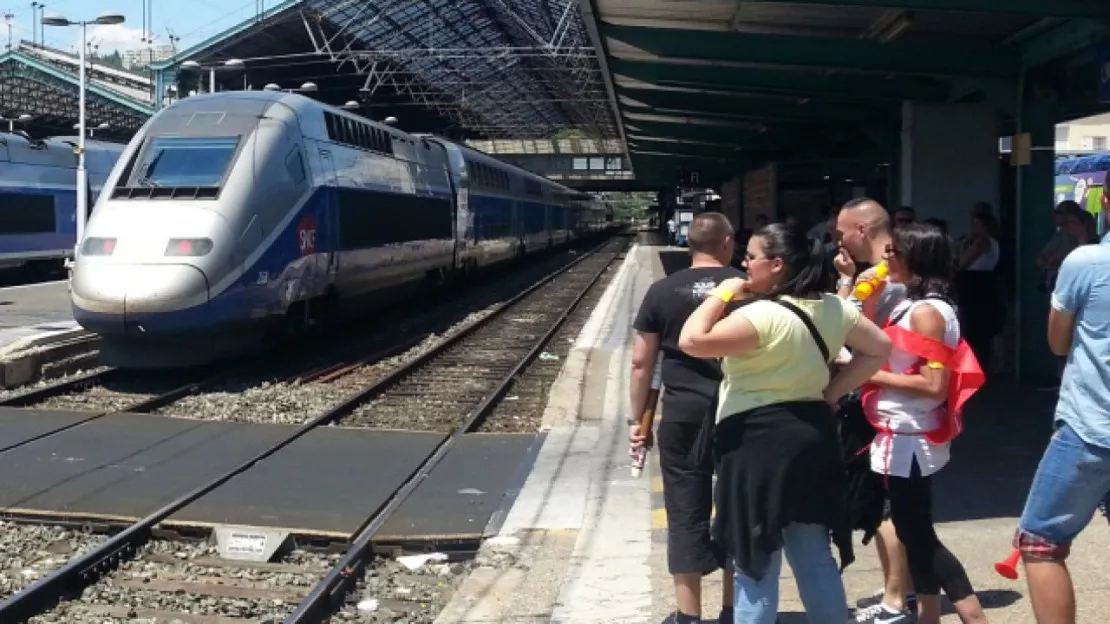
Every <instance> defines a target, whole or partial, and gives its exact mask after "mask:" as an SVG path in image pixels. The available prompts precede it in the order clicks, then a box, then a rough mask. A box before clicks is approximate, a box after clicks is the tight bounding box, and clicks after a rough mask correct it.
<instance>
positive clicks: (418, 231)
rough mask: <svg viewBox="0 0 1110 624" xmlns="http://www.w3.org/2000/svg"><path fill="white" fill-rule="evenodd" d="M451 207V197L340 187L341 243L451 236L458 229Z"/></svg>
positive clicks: (348, 246) (385, 242) (378, 243)
mask: <svg viewBox="0 0 1110 624" xmlns="http://www.w3.org/2000/svg"><path fill="white" fill-rule="evenodd" d="M368 208H369V209H368ZM451 210H452V208H451V201H450V200H448V199H438V198H434V197H420V196H417V195H404V194H394V193H382V192H377V191H365V190H357V189H342V190H340V191H339V226H340V227H339V247H340V249H343V250H350V249H366V248H370V247H380V246H382V245H390V244H395V243H403V242H409V241H421V240H436V239H450V238H451V237H452V236H453V233H454V229H453V224H452V216H451Z"/></svg>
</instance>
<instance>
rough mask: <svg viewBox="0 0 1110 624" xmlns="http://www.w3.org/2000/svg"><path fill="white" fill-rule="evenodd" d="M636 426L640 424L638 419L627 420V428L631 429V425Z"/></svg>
mask: <svg viewBox="0 0 1110 624" xmlns="http://www.w3.org/2000/svg"><path fill="white" fill-rule="evenodd" d="M638 424H640V421H639V420H638V419H636V418H629V419H628V426H629V427H631V426H632V425H638Z"/></svg>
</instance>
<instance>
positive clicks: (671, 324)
mask: <svg viewBox="0 0 1110 624" xmlns="http://www.w3.org/2000/svg"><path fill="white" fill-rule="evenodd" d="M1061 206H1062V207H1059V208H1058V209H1057V212H1056V215H1057V219H1058V225H1059V227H1060V229H1061V232H1062V234H1060V235H1059V236H1058V237H1056V238H1058V239H1059V240H1056V238H1054V242H1053V241H1050V243H1049V245H1048V246H1046V248H1045V251H1044V252H1043V253H1042V255H1041V258H1040V259H1039V262H1041V266H1042V267H1043V268H1044V270H1045V273H1046V277H1045V280H1046V286H1047V287H1048V288H1050V289H1051V290H1052V292H1053V296H1052V312H1051V315H1052V316H1051V319H1050V327H1049V340H1050V347H1051V348H1052V350H1053V352H1055V353H1056V354H1057V355H1060V356H1066V357H1067V363H1068V366H1067V368H1066V369H1064V375H1063V382H1062V385H1061V399H1060V407H1059V408H1058V410H1057V419H1056V420H1057V421H1058V422H1057V425H1056V433H1055V435H1054V436H1053V438H1052V442H1051V444H1050V446H1049V449H1048V450H1047V451H1046V455H1045V457H1044V460H1043V462H1042V466H1041V469H1040V470H1039V471H1038V474H1037V477H1036V480H1035V481H1034V484H1033V486H1032V489H1031V491H1030V495H1029V500H1028V502H1027V506H1026V512H1025V514H1024V515H1023V517H1022V520H1021V524H1020V528H1019V529H1018V533H1017V535H1016V537H1015V547H1016V548H1019V549H1020V550H1021V551H1022V553H1023V554H1024V557H1025V561H1026V568H1027V571H1028V578H1029V583H1030V588H1031V596H1032V599H1033V604H1034V609H1035V611H1036V613H1037V617H1038V622H1042V623H1047V622H1053V623H1056V622H1074V620H1075V607H1074V597H1073V596H1072V592H1071V585H1070V579H1069V578H1068V577H1067V569H1066V567H1064V565H1063V559H1064V558H1065V557H1066V555H1067V550H1068V546H1067V545H1068V544H1070V541H1071V540H1072V539H1074V537H1075V535H1077V534H1078V532H1079V530H1081V529H1082V528H1083V526H1085V525H1086V524H1087V522H1088V521H1089V520H1090V519H1091V517H1092V516H1093V514H1094V510H1095V507H1096V506H1097V505H1098V504H1099V503H1100V502H1101V501H1102V500H1103V499H1104V497H1106V494H1107V491H1108V490H1110V415H1108V414H1107V410H1106V409H1105V402H1106V398H1105V397H1106V396H1107V395H1106V390H1107V388H1106V387H1104V386H1105V381H1104V380H1106V379H1108V378H1110V370H1102V369H1103V368H1107V367H1108V365H1107V363H1106V362H1105V357H1104V354H1105V350H1106V347H1107V346H1108V342H1107V341H1110V338H1108V337H1107V336H1110V334H1108V333H1107V332H1106V329H1107V325H1108V324H1110V289H1107V288H1105V285H1106V284H1107V283H1110V271H1107V270H1106V268H1107V265H1108V264H1110V247H1107V246H1106V245H1089V246H1088V248H1087V249H1085V250H1083V251H1082V252H1079V251H1076V252H1075V253H1071V252H1072V251H1074V250H1075V249H1076V248H1077V247H1078V246H1079V245H1082V244H1083V243H1095V242H1097V238H1096V237H1095V235H1094V230H1093V227H1092V221H1091V220H1090V219H1089V217H1090V215H1089V213H1086V212H1084V211H1082V210H1077V209H1078V206H1075V209H1073V208H1071V207H1070V206H1069V205H1063V204H1062V205H1061ZM1080 213H1082V214H1085V215H1087V217H1084V216H1081V215H1080ZM734 237H735V234H734V231H733V228H732V226H731V225H730V223H729V221H728V220H727V218H726V217H724V216H723V215H721V214H719V213H702V214H699V215H697V216H695V217H694V219H693V221H692V222H691V223H690V226H689V233H688V245H689V251H690V254H691V259H692V260H691V267H690V268H688V269H684V270H682V271H678V272H675V273H672V274H671V275H669V276H667V277H665V278H663V279H661V280H659V281H658V282H656V283H654V284H653V285H652V286H651V287H650V289H649V291H648V292H647V294H646V295H645V297H644V300H643V302H642V304H641V308H640V311H639V314H638V316H637V318H636V320H635V323H634V328H635V330H636V336H635V343H634V350H633V362H632V367H633V371H632V383H631V403H632V408H633V409H632V413H634V414H640V413H642V408H643V407H644V405H643V404H644V402H645V401H646V400H647V399H646V397H647V396H648V389H649V385H650V382H651V377H652V371H653V366H654V365H655V362H656V359H657V354H658V353H659V352H662V354H663V357H662V358H661V360H662V366H663V369H662V379H663V388H664V390H663V399H662V404H663V406H662V419H661V422H660V424H659V430H658V434H657V439H658V446H659V452H660V467H661V471H662V477H663V492H664V498H665V506H666V513H667V520H668V542H667V549H668V568H669V571H670V573H671V574H672V575H673V579H674V586H675V599H676V607H677V608H676V610H675V611H674V613H672V614H671V615H670V616H669V617H668V619H667V620H666V624H690V623H694V622H701V621H702V620H701V618H702V613H701V580H702V577H703V576H704V575H706V574H709V573H710V572H712V571H714V570H717V569H724V570H725V573H726V575H729V576H731V578H732V580H733V582H731V583H725V584H724V589H723V592H724V593H723V596H722V604H723V605H724V606H723V608H722V611H721V612H720V613H719V614H718V619H719V621H720V622H722V623H724V622H735V623H736V624H773V623H774V622H776V621H777V614H778V585H779V574H780V570H781V565H782V557H783V556H784V555H785V557H786V558H787V560H788V561H789V562H790V564H791V569H792V570H793V573H794V576H795V579H796V581H797V587H798V592H799V594H800V596H801V599H802V602H803V604H804V606H805V609H806V613H807V615H808V618H809V621H811V622H820V623H827V622H828V623H839V622H845V621H847V622H857V623H861V624H866V623H872V624H909V623H919V624H937V623H938V622H939V619H940V615H941V597H940V594H941V592H942V591H943V592H944V594H945V595H946V596H947V597H948V598H949V600H950V601H951V603H952V605H953V606H954V608H955V610H956V612H957V614H958V615H959V617H960V618H961V620H962V621H963V622H965V623H968V624H979V623H984V622H987V618H986V616H985V614H984V611H983V608H982V606H981V604H980V602H979V600H978V598H977V597H976V594H975V590H974V588H973V587H972V585H971V582H970V580H969V579H968V575H967V573H966V572H965V570H964V568H963V566H962V564H961V563H960V561H959V560H958V559H957V558H956V556H955V555H953V553H952V552H951V551H950V550H948V549H947V548H946V547H945V545H944V544H943V543H942V542H941V540H940V539H939V537H938V536H937V533H936V531H935V529H934V523H933V502H932V487H931V481H932V478H933V476H934V475H935V474H936V473H937V472H938V471H940V470H941V469H943V468H944V467H945V466H946V465H947V464H948V462H949V460H950V455H951V441H952V440H953V438H955V437H956V436H957V435H959V433H960V432H961V430H962V410H963V406H964V404H965V403H966V401H967V399H968V398H969V397H970V396H972V395H973V394H975V392H976V391H977V390H978V389H979V388H980V387H981V386H982V385H983V384H984V383H985V379H986V375H985V374H984V372H983V371H984V370H986V369H987V367H988V363H989V362H990V360H991V358H992V357H993V352H994V348H993V341H994V339H995V336H996V335H997V334H998V333H999V332H1000V331H1001V326H1002V319H1004V318H1005V314H1004V306H1003V304H1002V302H1001V295H1000V293H999V288H998V286H997V280H996V279H995V277H994V275H995V273H996V271H995V269H996V267H997V265H998V263H999V257H1000V252H999V243H998V234H997V225H996V222H995V219H994V217H993V214H992V211H991V208H990V206H988V205H986V204H978V205H976V206H975V208H974V209H973V210H972V213H971V232H970V233H969V234H968V235H967V236H965V237H963V238H962V239H960V240H958V241H954V240H952V238H951V237H950V236H949V233H948V228H947V226H946V224H945V223H943V222H938V221H929V220H925V221H919V220H918V219H917V215H916V214H915V213H914V211H913V210H912V209H911V208H908V207H903V208H900V209H897V210H895V211H893V213H891V212H888V211H887V210H886V209H885V208H884V207H883V206H881V205H880V204H879V203H878V202H876V201H874V200H871V199H867V198H861V199H856V200H852V201H850V202H848V203H847V204H845V205H844V206H843V207H842V208H840V209H839V210H833V211H830V213H829V214H828V215H827V218H826V219H825V220H823V222H822V223H820V224H818V226H815V227H814V228H812V229H810V230H809V231H806V230H805V229H802V228H801V227H799V226H798V225H797V223H766V224H762V225H761V226H760V227H759V228H756V229H755V230H754V231H753V232H752V233H751V236H750V237H749V238H748V240H747V247H746V250H745V251H744V254H743V261H742V265H743V269H744V272H741V271H739V270H737V269H736V268H734V267H731V266H730V260H731V259H732V258H733V256H734V251H733V248H734ZM957 302H958V304H959V305H957ZM1103 319H1105V320H1103ZM1073 335H1074V337H1075V338H1074V342H1073ZM1099 349H1101V351H1100V350H1099ZM1100 354H1101V355H1100ZM1099 375H1101V376H1099ZM1095 386H1097V387H1095ZM1100 393H1101V394H1100ZM1084 413H1088V414H1091V413H1093V414H1095V415H1094V416H1089V415H1088V416H1084ZM642 434H643V432H642V431H641V430H640V424H639V422H638V421H635V420H630V421H629V440H630V445H631V450H632V452H634V453H636V452H638V451H639V449H640V448H641V447H642V445H643V443H644V439H645V437H644V435H642ZM1092 458H1095V459H1097V460H1098V462H1094V461H1093V460H1092ZM1095 464H1097V465H1095ZM1092 465H1094V467H1092ZM714 475H715V476H716V486H715V488H714V484H713V479H714ZM714 501H715V504H716V515H715V518H713V519H712V520H711V514H712V509H713V505H714ZM1088 512H1089V513H1088ZM853 531H863V532H864V543H865V544H867V543H868V542H869V541H870V539H871V538H872V537H873V538H874V541H875V544H876V548H877V551H878V555H879V560H880V562H881V563H882V570H883V582H882V589H881V590H879V591H877V592H875V593H874V594H873V595H870V596H865V597H862V598H861V599H860V600H858V601H857V603H856V609H855V612H854V613H851V614H850V613H849V608H848V601H847V596H846V595H845V589H844V585H843V583H842V581H841V577H840V574H841V572H842V570H843V568H844V567H845V566H847V565H849V564H851V563H852V561H853V560H854V554H853V544H852V539H851V538H852V533H853ZM834 546H835V549H836V551H837V555H838V556H837V557H834V555H833V547H834ZM838 560H839V565H838ZM1069 609H1070V611H1069ZM1068 613H1070V619H1068V617H1069V616H1068Z"/></svg>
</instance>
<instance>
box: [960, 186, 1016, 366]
mask: <svg viewBox="0 0 1110 624" xmlns="http://www.w3.org/2000/svg"><path fill="white" fill-rule="evenodd" d="M980 203H982V202H980ZM976 205H977V206H978V205H979V204H976ZM995 229H996V221H995V219H994V217H993V216H991V215H990V214H989V213H986V212H977V213H975V214H974V215H972V217H971V234H969V235H968V236H966V237H965V238H964V239H963V240H962V241H960V246H959V251H958V252H957V254H956V267H957V269H958V271H959V274H958V276H957V280H956V286H957V288H958V292H957V300H958V301H959V302H960V323H961V327H962V330H963V335H964V338H965V339H967V342H968V344H970V345H971V348H972V349H973V350H974V351H975V356H976V357H977V358H979V362H980V363H981V364H982V365H983V369H984V370H986V369H987V368H988V367H989V366H990V364H991V359H992V356H993V355H994V337H995V336H996V335H997V334H998V333H999V332H1001V331H1002V328H1003V327H1004V326H1005V323H1006V310H1005V308H1004V307H1003V305H1002V296H1001V293H1000V292H999V288H998V275H997V272H996V271H995V269H996V268H997V267H998V261H999V260H1000V258H1001V254H1000V250H999V246H998V240H996V239H995V237H994V235H993V234H992V232H994V230H995Z"/></svg>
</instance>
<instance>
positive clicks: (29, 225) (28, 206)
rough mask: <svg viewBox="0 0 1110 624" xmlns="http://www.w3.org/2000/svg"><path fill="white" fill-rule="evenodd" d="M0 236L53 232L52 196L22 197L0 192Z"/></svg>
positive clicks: (54, 224)
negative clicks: (1, 207) (1, 208)
mask: <svg viewBox="0 0 1110 624" xmlns="http://www.w3.org/2000/svg"><path fill="white" fill-rule="evenodd" d="M0 206H4V209H3V210H0V234H44V233H48V232H53V231H54V230H55V227H56V225H57V224H56V222H55V218H54V196H53V195H24V194H22V193H18V194H17V193H5V192H3V191H0Z"/></svg>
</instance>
